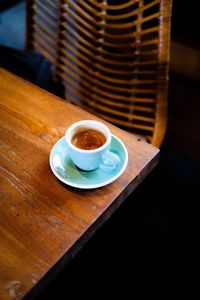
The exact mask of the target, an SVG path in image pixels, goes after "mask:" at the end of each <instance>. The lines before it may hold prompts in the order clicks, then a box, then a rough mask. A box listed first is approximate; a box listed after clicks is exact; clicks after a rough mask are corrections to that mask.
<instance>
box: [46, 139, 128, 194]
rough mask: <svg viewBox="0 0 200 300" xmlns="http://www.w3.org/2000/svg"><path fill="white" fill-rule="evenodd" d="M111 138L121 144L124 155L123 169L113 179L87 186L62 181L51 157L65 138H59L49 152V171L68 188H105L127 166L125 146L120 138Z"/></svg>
mask: <svg viewBox="0 0 200 300" xmlns="http://www.w3.org/2000/svg"><path fill="white" fill-rule="evenodd" d="M112 137H113V138H114V139H116V140H118V142H119V143H120V144H121V146H122V148H123V150H124V153H125V159H124V163H123V167H122V168H121V169H120V171H119V172H118V173H117V174H116V175H115V176H114V177H112V176H111V178H110V179H108V180H106V181H104V182H102V183H99V184H90V185H89V184H87V185H85V184H76V183H74V184H73V183H72V182H70V181H68V180H66V179H64V178H63V177H62V176H60V175H59V174H58V173H57V172H56V170H55V168H54V166H53V162H52V155H53V152H54V149H55V148H56V146H57V144H59V143H60V142H61V140H63V139H65V136H63V137H62V138H60V139H59V140H58V141H57V142H56V143H55V144H54V146H53V147H52V149H51V151H50V155H49V164H50V167H51V171H52V172H53V174H54V175H55V176H56V177H57V178H58V179H59V180H60V181H62V182H63V183H64V184H67V185H69V186H71V187H75V188H79V189H88V190H89V189H95V188H99V187H103V186H106V185H108V184H110V183H112V182H113V181H115V180H116V179H118V178H119V177H120V176H121V175H122V173H123V172H124V171H125V169H126V167H127V164H128V151H127V148H126V146H125V145H124V143H123V142H122V140H121V139H120V138H118V137H117V136H116V135H114V134H111V138H112ZM83 172H84V171H83Z"/></svg>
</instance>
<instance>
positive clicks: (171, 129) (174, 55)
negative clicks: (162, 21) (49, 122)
mask: <svg viewBox="0 0 200 300" xmlns="http://www.w3.org/2000/svg"><path fill="white" fill-rule="evenodd" d="M15 2H16V3H15V5H13V4H14V1H0V10H1V11H0V44H2V45H7V46H11V47H14V48H18V49H23V48H24V36H25V5H24V4H25V3H24V1H15ZM197 2H198V1H195V0H193V1H185V0H184V1H180V0H174V1H173V11H172V26H171V36H172V48H171V64H170V74H169V96H168V103H169V110H168V115H169V121H168V128H167V134H166V137H165V140H164V143H163V145H162V147H161V158H160V163H159V165H158V166H157V168H156V169H155V170H154V171H153V172H152V173H151V174H150V175H149V176H148V178H146V180H145V181H144V182H143V183H142V184H141V185H140V186H139V187H138V188H137V189H136V190H135V191H134V193H133V194H132V195H131V196H130V197H129V198H128V199H127V200H126V201H125V203H124V204H123V205H122V206H121V207H120V208H119V209H118V210H117V212H116V213H115V214H114V215H113V217H112V218H111V219H110V220H109V221H108V222H107V223H106V224H105V225H104V226H103V227H102V228H101V229H100V230H99V231H98V232H97V233H96V234H95V235H94V237H93V238H92V239H91V240H90V241H89V242H88V244H87V245H86V246H85V247H84V248H83V249H82V250H81V251H80V252H79V253H78V255H77V256H76V257H75V258H74V259H73V260H72V262H71V263H70V264H69V265H68V266H67V267H66V268H65V270H64V271H63V272H62V273H61V274H60V275H59V276H58V277H57V278H56V280H54V281H53V283H52V284H51V285H50V286H48V288H47V289H46V290H45V291H44V292H43V293H42V294H41V295H40V296H39V297H38V300H42V299H76V298H78V297H80V296H81V297H83V298H84V299H88V298H89V299H96V298H100V297H104V298H108V297H120V298H122V299H144V297H151V298H159V299H199V298H200V290H199V253H200V251H199V250H200V248H199V224H200V218H199V201H200V196H199V187H200V85H199V82H200V68H199V66H200V34H199V27H200V26H199V11H198V9H197ZM8 28H9V30H8ZM16 31H17V33H16ZM174 45H178V46H181V47H183V48H178V51H177V48H175V47H174ZM179 49H183V51H181V53H180V51H179ZM193 54H195V59H196V61H195V64H194V66H195V68H196V70H195V76H193V75H192V76H191V73H190V72H189V68H188V72H187V66H189V67H190V66H191V61H192V59H193V58H194V56H193ZM182 56H183V58H181V61H180V64H179V66H178V67H177V65H176V63H174V62H176V61H177V60H179V58H180V57H182ZM195 68H194V69H195Z"/></svg>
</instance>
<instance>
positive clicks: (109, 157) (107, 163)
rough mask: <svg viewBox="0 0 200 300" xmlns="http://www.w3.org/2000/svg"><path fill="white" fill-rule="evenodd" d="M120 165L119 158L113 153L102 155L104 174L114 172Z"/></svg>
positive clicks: (101, 166) (101, 168) (101, 167)
mask: <svg viewBox="0 0 200 300" xmlns="http://www.w3.org/2000/svg"><path fill="white" fill-rule="evenodd" d="M119 163H120V158H119V156H117V154H115V153H113V152H111V151H107V152H105V153H104V154H103V155H102V161H101V165H100V170H101V171H103V172H112V171H113V170H114V169H115V168H116V167H117V166H118V165H119Z"/></svg>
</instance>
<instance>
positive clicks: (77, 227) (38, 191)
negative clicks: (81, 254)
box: [0, 69, 159, 300]
mask: <svg viewBox="0 0 200 300" xmlns="http://www.w3.org/2000/svg"><path fill="white" fill-rule="evenodd" d="M82 119H94V120H99V118H97V117H95V116H94V115H91V114H89V113H88V112H86V111H84V110H82V109H81V108H78V107H76V106H74V105H72V104H69V103H66V102H65V101H63V100H60V99H59V98H57V97H55V96H53V95H51V94H49V93H48V92H46V91H43V90H42V89H40V88H38V87H36V86H34V85H32V84H30V83H28V82H26V81H24V80H23V79H20V78H18V77H17V76H15V75H13V74H11V73H9V72H7V71H5V70H3V69H0V187H1V188H0V197H1V200H0V299H1V300H10V299H21V298H23V297H25V298H26V299H34V298H35V297H36V296H37V294H38V293H39V291H40V290H41V289H42V288H43V287H44V286H45V285H46V284H47V283H48V282H49V281H50V280H51V278H53V277H54V276H56V274H57V272H59V271H60V270H61V269H62V268H63V267H64V265H66V263H67V262H69V261H70V260H71V259H72V258H73V256H74V255H75V254H76V253H77V251H78V250H79V249H80V248H81V247H82V246H83V245H84V244H85V243H86V242H87V240H88V239H89V238H90V237H91V236H92V235H93V234H94V233H95V231H96V230H97V229H98V228H99V227H100V226H101V225H102V224H103V223H104V222H105V221H106V220H107V219H108V218H109V217H110V216H111V215H112V213H113V212H114V211H115V210H116V209H117V207H118V206H119V205H120V204H121V203H122V202H123V201H124V200H125V199H126V197H127V196H128V195H129V194H130V193H131V192H132V191H133V190H134V189H135V188H136V187H137V185H138V184H139V183H141V182H142V180H143V178H144V177H145V176H146V175H147V174H148V173H149V172H150V171H151V170H152V168H154V166H155V165H156V164H157V162H158V153H159V150H158V149H157V148H155V147H153V146H152V145H150V144H148V143H146V142H145V141H143V140H140V139H138V138H136V137H135V136H133V135H132V134H130V133H128V132H125V131H123V130H121V129H118V128H117V127H115V126H113V125H110V124H109V123H107V122H105V121H104V123H106V124H107V125H108V126H109V128H110V130H111V132H112V133H113V134H115V135H116V136H118V137H119V138H120V139H121V140H122V141H123V142H124V144H125V145H126V147H127V150H128V153H129V163H128V166H127V168H126V170H125V172H124V174H123V175H122V176H121V177H120V178H119V179H117V180H116V181H115V182H113V183H112V184H110V185H107V186H105V187H103V188H99V189H95V190H79V189H75V188H71V187H68V186H66V185H63V184H61V183H60V182H59V181H58V180H57V179H56V178H55V176H54V175H53V173H52V172H51V170H50V166H49V154H50V151H51V149H52V147H53V145H54V143H55V142H56V141H57V140H58V139H60V138H61V137H62V136H63V135H64V134H65V131H66V129H67V127H68V126H69V125H70V124H72V123H73V122H75V121H78V120H82ZM100 120H101V119H100Z"/></svg>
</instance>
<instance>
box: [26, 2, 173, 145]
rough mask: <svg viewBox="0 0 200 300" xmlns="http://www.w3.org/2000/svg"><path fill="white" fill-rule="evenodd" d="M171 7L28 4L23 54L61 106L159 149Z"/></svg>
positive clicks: (164, 110)
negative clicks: (60, 95) (54, 86)
mask: <svg viewBox="0 0 200 300" xmlns="http://www.w3.org/2000/svg"><path fill="white" fill-rule="evenodd" d="M170 18H171V0H123V1H122V0H118V1H114V0H112V1H111V0H84V1H83V0H30V1H28V2H27V47H28V49H29V50H37V51H39V52H40V53H42V54H43V55H44V56H45V57H46V58H48V59H49V60H50V61H51V63H52V64H53V71H54V74H55V78H56V79H61V80H62V82H63V84H64V86H65V97H66V100H67V101H69V102H71V103H74V104H76V105H78V106H80V107H83V108H84V109H86V110H88V111H90V112H92V113H93V114H95V115H98V116H100V117H101V118H103V119H105V120H107V121H109V122H111V123H113V124H115V125H117V126H119V127H122V128H123V129H125V130H128V131H131V132H133V133H134V134H136V135H138V136H141V137H143V138H145V139H146V140H147V141H148V142H150V143H152V144H153V145H155V146H157V147H159V146H160V145H161V143H162V140H163V137H164V134H165V130H166V121H167V82H168V66H169V47H170Z"/></svg>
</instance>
